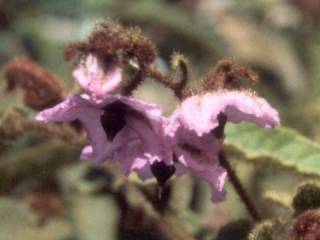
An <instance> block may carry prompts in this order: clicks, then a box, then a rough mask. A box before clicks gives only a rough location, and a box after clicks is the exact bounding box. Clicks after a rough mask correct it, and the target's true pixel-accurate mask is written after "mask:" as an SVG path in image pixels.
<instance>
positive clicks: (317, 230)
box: [293, 211, 320, 240]
mask: <svg viewBox="0 0 320 240" xmlns="http://www.w3.org/2000/svg"><path fill="white" fill-rule="evenodd" d="M293 232H294V235H295V237H296V238H295V239H296V240H300V239H301V240H317V239H319V238H320V212H319V211H307V212H305V213H303V214H301V215H299V216H298V217H297V219H296V221H295V222H294V224H293Z"/></svg>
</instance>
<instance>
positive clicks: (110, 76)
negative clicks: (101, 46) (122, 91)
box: [73, 54, 122, 102]
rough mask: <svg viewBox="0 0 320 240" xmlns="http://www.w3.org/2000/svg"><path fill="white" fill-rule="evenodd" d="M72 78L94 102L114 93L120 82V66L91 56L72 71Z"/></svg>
mask: <svg viewBox="0 0 320 240" xmlns="http://www.w3.org/2000/svg"><path fill="white" fill-rule="evenodd" d="M73 77H74V79H75V80H76V81H77V82H78V83H79V85H80V86H81V88H82V89H83V90H84V91H85V92H86V93H87V94H88V96H89V97H90V99H92V100H93V101H96V102H101V101H103V100H104V98H105V97H106V96H107V95H108V94H110V93H114V91H115V90H117V88H118V86H119V84H120V82H121V80H122V79H121V78H122V74H121V68H120V66H118V65H117V64H115V63H113V62H111V61H110V62H109V63H108V62H107V60H106V59H101V58H100V57H97V56H95V55H92V54H89V55H88V56H86V57H85V58H84V59H82V61H80V63H79V64H78V66H77V67H76V68H75V69H74V71H73Z"/></svg>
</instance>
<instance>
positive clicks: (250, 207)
mask: <svg viewBox="0 0 320 240" xmlns="http://www.w3.org/2000/svg"><path fill="white" fill-rule="evenodd" d="M219 161H220V164H221V166H223V167H224V168H225V169H226V170H227V173H228V177H229V180H230V182H231V183H232V185H233V187H234V189H235V190H236V192H237V194H238V195H239V197H240V199H241V201H242V202H243V204H244V205H245V207H246V209H247V211H248V213H249V214H250V216H251V217H252V219H253V220H254V221H255V222H259V221H261V217H260V215H259V213H258V211H257V209H256V207H255V205H254V203H253V201H252V200H251V198H250V197H249V194H248V192H247V191H246V190H245V188H244V187H243V185H242V184H241V182H240V179H239V178H238V176H237V175H236V172H235V171H234V170H233V169H232V167H231V165H230V163H229V161H228V160H227V158H226V156H225V154H224V152H223V151H221V152H220V153H219Z"/></svg>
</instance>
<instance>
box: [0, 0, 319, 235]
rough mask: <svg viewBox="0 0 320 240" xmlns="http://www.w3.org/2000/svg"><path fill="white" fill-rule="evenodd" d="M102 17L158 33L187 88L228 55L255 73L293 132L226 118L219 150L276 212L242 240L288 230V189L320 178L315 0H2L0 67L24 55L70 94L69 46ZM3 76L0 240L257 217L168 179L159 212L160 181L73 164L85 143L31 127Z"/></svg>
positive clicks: (243, 226) (208, 228)
mask: <svg viewBox="0 0 320 240" xmlns="http://www.w3.org/2000/svg"><path fill="white" fill-rule="evenodd" d="M101 19H111V20H113V21H118V22H121V23H123V24H125V25H131V26H139V27H140V28H141V29H142V31H143V33H144V34H145V35H147V36H149V37H150V38H151V39H152V40H153V41H155V42H156V44H157V46H158V48H159V57H158V59H157V64H158V66H159V68H161V69H162V71H164V72H166V71H170V56H171V54H172V53H173V51H178V52H182V53H183V54H185V55H186V57H188V58H189V60H190V62H191V66H192V69H191V70H192V77H191V80H192V83H191V84H194V85H197V84H199V82H200V80H201V76H204V74H205V73H206V72H207V71H208V70H209V69H210V68H211V67H212V66H214V64H215V63H216V61H217V60H219V59H222V58H225V57H229V58H232V59H234V60H235V61H236V62H237V63H239V64H241V65H245V66H249V67H251V68H253V69H254V70H255V71H256V72H257V73H258V74H259V77H260V83H259V84H257V85H256V86H255V90H256V91H257V92H258V93H259V94H260V95H262V96H264V97H265V98H267V99H268V101H270V102H271V103H272V104H273V105H274V106H275V107H276V108H277V109H278V110H279V112H280V115H281V119H282V124H283V126H285V127H288V128H293V129H294V130H291V129H286V128H281V129H279V130H275V131H272V132H270V131H265V130H260V129H257V128H255V127H252V126H247V125H240V127H237V126H229V127H228V128H227V138H226V140H227V141H226V143H227V144H226V149H227V151H228V154H229V156H230V158H231V160H232V163H233V165H234V167H235V168H236V170H237V172H238V174H239V176H240V178H241V179H242V180H243V183H244V185H245V186H246V188H247V189H248V190H249V193H250V194H251V195H252V197H253V199H254V201H255V202H256V203H257V206H258V209H259V211H260V212H261V214H262V216H263V217H264V218H266V219H267V218H270V219H279V218H280V219H281V221H282V223H281V224H275V223H272V222H271V223H268V222H267V223H264V224H265V225H263V226H262V225H261V226H257V227H255V228H254V230H253V232H252V233H251V235H250V239H252V240H254V239H294V238H289V237H288V238H287V235H288V234H287V235H286V237H284V236H283V235H281V234H284V233H283V232H285V233H287V231H288V230H287V229H288V227H287V226H288V224H289V225H290V224H291V223H290V221H292V220H288V219H290V217H291V216H292V214H294V211H297V208H296V207H293V206H291V202H292V198H293V196H294V191H295V190H294V189H295V188H296V186H297V185H299V184H300V183H301V182H304V181H306V180H311V179H312V180H315V181H316V180H317V179H318V177H319V175H320V160H319V159H320V145H318V142H319V140H320V127H319V126H320V125H319V121H320V107H319V106H320V95H319V91H320V30H319V23H320V1H319V0H257V1H253V0H135V1H132V0H90V1H89V0H69V1H63V0H55V1H49V0H0V66H2V65H3V64H5V63H6V62H7V61H8V60H10V59H12V58H13V57H15V56H18V55H27V56H29V57H30V58H31V59H33V60H34V61H35V62H37V63H39V64H40V65H41V66H44V67H46V68H47V69H48V70H50V72H52V73H53V74H54V75H55V76H56V77H57V78H58V79H60V81H61V83H62V84H63V86H64V92H65V93H67V92H69V91H72V90H75V86H74V83H73V80H72V77H71V70H72V65H71V64H68V63H66V62H64V61H63V51H64V49H65V47H66V46H67V45H68V44H69V43H71V42H74V41H79V40H83V39H85V37H86V36H87V35H88V34H89V33H90V31H91V30H92V29H93V26H94V24H95V23H96V22H97V21H99V20H101ZM0 79H1V82H0V87H1V102H0V117H1V119H2V120H1V125H0V240H11V239H14V240H17V239H26V240H28V239H41V240H93V239H94V240H100V239H101V240H103V239H105V240H106V239H108V240H109V239H110V240H112V239H216V240H225V239H235V238H232V236H238V238H236V239H247V236H248V234H249V232H250V231H251V230H250V229H252V226H253V223H252V222H251V221H250V220H247V219H249V217H248V215H247V213H246V211H245V209H244V207H243V205H242V204H241V202H240V201H239V199H238V197H237V196H236V194H235V192H234V190H233V189H232V187H230V186H229V185H228V186H227V189H228V197H227V200H226V201H225V202H223V203H221V204H219V205H214V204H212V203H211V202H210V192H209V190H208V187H207V186H206V184H204V183H203V182H199V181H198V180H196V179H193V178H191V176H183V177H181V178H175V179H172V180H171V182H170V191H171V194H170V198H169V199H168V200H167V202H166V203H161V204H162V205H164V208H165V210H163V209H158V207H159V204H156V203H155V204H154V203H153V202H152V201H153V200H154V194H155V188H156V187H155V182H153V181H150V182H147V183H142V182H140V181H139V180H138V178H137V177H136V176H135V175H132V176H130V177H129V179H130V181H126V179H125V178H124V177H123V176H122V175H121V173H119V171H118V169H117V167H116V166H115V165H114V164H113V163H110V164H107V165H106V166H105V168H104V169H98V168H94V167H93V166H92V165H91V164H90V163H86V162H80V161H78V154H79V151H80V149H81V148H80V147H81V145H82V144H83V142H81V140H79V141H75V138H74V134H76V133H75V132H74V131H73V130H72V129H71V128H70V127H68V126H62V127H61V126H59V127H57V126H52V127H50V128H44V129H42V128H41V127H39V126H38V125H37V124H35V123H34V122H33V120H32V119H33V117H34V115H35V112H34V111H33V110H31V109H29V108H28V107H26V106H25V105H24V104H23V101H22V98H21V95H22V93H21V92H19V91H16V92H14V93H10V94H8V93H6V92H5V80H4V76H3V74H1V76H0ZM135 96H137V97H140V98H143V99H146V100H150V101H152V102H157V103H159V104H161V105H162V106H163V108H164V110H165V112H166V113H167V114H169V113H170V112H171V111H172V109H174V107H175V105H176V104H177V102H176V100H175V98H174V97H173V94H172V93H171V92H169V91H168V90H167V89H165V88H164V87H162V86H161V85H159V84H158V83H156V82H154V81H152V80H151V79H149V80H148V81H146V82H145V83H144V85H143V86H141V87H140V88H139V89H138V90H137V91H136V92H135ZM319 206H320V204H319V205H317V206H316V207H315V208H318V207H319ZM299 209H300V208H299ZM300 210H301V209H300ZM277 221H280V220H277ZM274 225H281V226H283V229H284V230H283V229H282V230H279V229H276V230H274V231H275V232H279V231H280V232H281V231H282V233H281V234H274V235H272V236H273V238H258V237H256V236H258V235H259V234H262V233H261V232H263V231H267V232H272V231H273V230H272V231H271V230H270V229H273V227H272V226H274ZM261 229H263V231H262V230H261ZM265 229H267V230H265ZM289 235H290V234H289ZM289 235H288V236H289ZM230 236H231V237H230ZM261 236H262V235H261ZM279 237H280V238H279ZM310 239H311V238H310Z"/></svg>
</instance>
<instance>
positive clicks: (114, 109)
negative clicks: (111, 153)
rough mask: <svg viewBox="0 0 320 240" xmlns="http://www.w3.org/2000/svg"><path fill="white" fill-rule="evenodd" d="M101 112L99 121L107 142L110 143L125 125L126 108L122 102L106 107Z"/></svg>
mask: <svg viewBox="0 0 320 240" xmlns="http://www.w3.org/2000/svg"><path fill="white" fill-rule="evenodd" d="M103 110H104V113H103V114H102V116H101V118H100V121H101V124H102V127H103V129H104V131H105V133H106V135H107V138H108V140H109V141H112V140H113V139H114V138H115V136H116V135H117V134H118V133H119V132H120V131H121V129H122V128H124V126H125V125H126V118H125V116H126V113H127V111H128V106H127V105H125V104H124V103H122V102H115V103H113V104H110V105H108V106H106V107H105V108H104V109H103Z"/></svg>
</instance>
